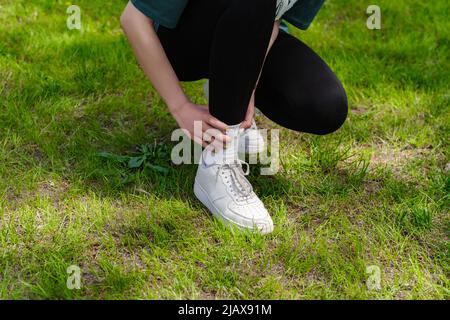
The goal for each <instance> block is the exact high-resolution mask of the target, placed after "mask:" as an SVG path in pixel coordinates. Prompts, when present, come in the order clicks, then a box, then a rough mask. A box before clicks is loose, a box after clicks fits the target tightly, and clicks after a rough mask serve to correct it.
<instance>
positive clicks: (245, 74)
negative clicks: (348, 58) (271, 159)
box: [158, 0, 348, 134]
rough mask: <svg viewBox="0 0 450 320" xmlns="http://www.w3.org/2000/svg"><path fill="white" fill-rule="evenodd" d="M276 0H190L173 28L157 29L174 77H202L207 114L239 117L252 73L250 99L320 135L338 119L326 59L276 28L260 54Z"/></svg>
mask: <svg viewBox="0 0 450 320" xmlns="http://www.w3.org/2000/svg"><path fill="white" fill-rule="evenodd" d="M275 6H276V0H245V1H242V0H190V1H189V3H188V5H187V7H186V9H185V11H184V13H183V15H182V17H181V19H180V22H179V24H178V26H177V28H175V29H168V28H164V27H162V26H161V27H160V28H159V29H158V36H159V38H160V41H161V43H162V45H163V47H164V50H165V52H166V54H167V56H168V58H169V61H170V62H171V64H172V66H173V68H174V70H175V73H176V74H177V76H178V78H179V79H180V81H196V80H199V79H203V78H208V79H210V83H209V86H210V87H209V93H210V101H209V110H210V113H211V114H212V115H213V116H214V117H216V118H218V119H219V120H221V121H223V122H225V123H227V124H228V125H235V124H239V123H241V122H242V121H243V120H244V118H245V114H246V111H247V108H248V105H249V101H250V98H251V95H252V92H253V89H254V87H255V85H256V83H257V80H258V77H259V74H260V72H261V68H262V73H261V78H260V81H259V84H258V86H257V88H256V94H255V106H256V107H257V108H258V109H260V110H261V111H262V112H263V113H264V114H265V115H266V116H267V117H268V118H270V119H271V120H273V121H274V122H276V123H278V124H279V125H281V126H283V127H286V128H289V129H292V130H296V131H301V132H308V133H314V134H328V133H331V132H333V131H335V130H337V129H338V128H339V127H341V125H342V124H343V123H344V121H345V119H346V117H347V112H348V106H347V97H346V94H345V91H344V88H343V87H342V85H341V83H340V82H339V80H338V79H337V77H336V76H335V74H334V73H333V72H332V71H331V70H330V68H329V67H328V66H327V64H326V63H325V62H324V61H323V60H322V59H321V58H320V57H319V56H318V55H317V54H316V53H315V52H314V51H312V50H311V49H310V48H309V47H308V46H306V45H305V44H304V43H303V42H301V41H300V40H298V39H297V38H295V37H293V36H291V35H289V34H287V33H285V32H282V31H280V34H279V35H278V38H277V39H276V41H275V43H274V44H273V46H272V48H271V50H270V51H269V53H268V55H267V58H266V60H265V61H264V59H265V55H266V52H267V48H268V45H269V41H270V37H271V34H272V28H273V24H274V20H275Z"/></svg>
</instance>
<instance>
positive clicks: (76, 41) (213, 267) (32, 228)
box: [0, 0, 450, 299]
mask: <svg viewBox="0 0 450 320" xmlns="http://www.w3.org/2000/svg"><path fill="white" fill-rule="evenodd" d="M76 4H78V5H79V6H80V7H81V9H82V23H83V31H82V32H80V31H77V30H72V31H71V30H68V29H67V28H66V18H67V15H66V8H67V6H68V5H70V3H66V2H64V1H47V0H35V1H22V0H20V1H12V0H3V1H1V3H0V22H1V23H0V108H1V109H0V110H1V112H0V298H2V299H8V298H9V299H19V298H26V299H28V298H38V299H45V298H51V299H86V298H93V299H104V298H111V299H123V298H133V299H134V298H139V299H161V298H190V299H192V298H207V299H217V298H232V299H241V298H242V299H251V298H256V299H259V298H268V299H279V298H286V299H346V298H350V299H356V298H358V299H448V298H449V296H450V294H449V293H450V288H449V278H448V276H449V273H450V269H449V262H450V259H449V257H450V247H449V242H448V240H449V235H450V220H449V215H448V208H449V207H448V205H449V202H448V192H449V182H450V179H449V171H450V168H449V166H450V165H449V164H448V163H449V160H448V156H449V143H448V138H449V131H450V130H449V124H450V118H449V114H450V113H449V104H450V103H449V98H450V92H449V87H448V83H449V80H450V77H449V75H448V70H449V69H450V59H449V52H450V48H449V46H450V31H449V30H450V21H449V19H448V16H449V9H448V3H447V1H444V0H439V1H433V2H426V1H419V0H413V1H406V0H397V1H388V0H379V1H378V2H377V4H378V5H379V6H380V7H381V9H382V17H383V29H382V30H381V31H370V30H368V29H367V28H366V26H365V21H366V15H365V9H366V8H367V6H368V5H370V4H372V2H370V3H369V2H364V1H356V0H351V1H350V0H349V1H344V0H339V1H338V0H337V1H328V2H327V4H326V5H325V7H324V8H323V10H322V11H321V12H320V14H319V16H318V17H317V19H316V20H315V22H314V24H313V26H312V27H311V28H310V29H309V30H308V32H301V31H295V30H293V29H292V30H291V31H292V32H293V33H294V34H295V35H297V36H298V37H300V38H302V39H303V40H304V41H305V42H306V43H308V44H309V45H310V46H311V47H313V48H314V49H315V50H316V51H317V52H318V53H320V54H321V56H322V57H323V58H324V59H325V60H326V61H327V62H328V63H329V64H330V65H331V66H332V68H333V69H334V70H335V71H336V73H337V74H338V75H339V77H340V78H341V80H342V82H343V83H344V86H345V87H346V90H347V91H348V95H349V101H350V108H351V113H350V117H349V119H348V121H347V122H346V124H345V125H344V127H343V128H342V129H341V130H339V131H338V132H337V133H334V134H332V135H329V136H325V137H317V136H312V135H307V134H297V133H294V132H291V131H288V130H282V131H281V136H280V141H281V148H280V149H281V160H282V165H283V168H282V170H281V172H280V173H279V174H278V175H276V176H260V175H258V174H257V170H255V169H256V168H254V169H253V171H252V175H251V177H250V179H251V181H252V183H253V185H254V187H255V189H256V192H257V193H258V194H259V195H260V196H261V198H262V200H263V201H264V203H265V204H266V205H267V207H268V208H269V209H270V212H271V213H273V218H274V221H275V224H276V228H275V232H274V233H273V234H272V235H269V236H265V237H263V236H259V235H255V234H250V233H245V232H239V231H237V230H234V229H229V228H226V227H224V226H223V225H222V224H220V223H219V222H217V221H215V220H213V219H212V218H211V217H210V216H209V215H208V213H207V211H206V210H205V209H204V208H203V207H202V205H201V204H200V203H199V202H198V201H197V200H196V199H195V197H194V195H193V192H192V185H193V179H194V175H195V170H196V168H195V166H194V165H184V166H179V167H176V166H174V165H172V164H171V163H170V162H169V161H168V160H169V158H168V154H170V153H168V152H169V151H167V150H166V148H164V147H162V146H163V145H166V146H167V145H168V146H172V145H174V143H173V142H170V134H171V132H172V130H173V129H175V128H176V124H175V122H174V120H173V119H172V118H171V117H170V115H169V114H168V112H167V108H166V106H165V105H164V104H163V102H162V101H161V99H160V98H159V97H158V95H157V94H156V92H155V91H154V90H153V89H152V88H151V86H150V84H149V82H148V81H147V80H146V79H145V77H144V75H143V73H142V72H141V71H140V69H139V68H138V66H137V63H136V62H135V59H134V57H133V54H132V52H131V50H130V48H129V45H128V44H127V41H126V40H125V38H124V36H123V33H122V31H121V29H120V26H119V21H118V17H119V16H120V13H121V10H122V8H123V7H124V4H125V1H110V2H108V1H106V2H105V1H85V0H80V1H78V2H77V3H76ZM185 88H186V90H187V92H188V94H189V95H190V96H191V97H192V99H194V100H195V101H197V102H203V103H204V102H205V101H204V98H203V97H202V86H201V83H189V84H185ZM258 122H259V123H260V124H261V125H262V126H264V127H267V128H276V126H275V125H274V124H273V123H271V122H269V121H268V120H266V119H264V118H262V117H259V119H258ZM142 146H147V147H148V148H150V149H151V150H153V151H152V153H151V156H149V157H148V158H147V159H146V161H145V162H144V164H145V163H151V164H155V165H157V166H158V167H157V168H160V167H161V168H166V167H168V168H169V171H168V172H167V173H164V172H163V171H165V170H157V169H156V170H155V168H154V167H153V168H151V167H144V166H140V167H139V168H135V169H130V168H128V166H127V165H126V161H127V160H128V161H129V157H130V156H134V155H136V154H142V153H145V152H144V151H143V150H142V149H140V151H138V148H139V147H141V148H142ZM152 148H153V149H152ZM169 149H170V148H169ZM147 151H148V150H147ZM101 152H107V153H108V154H103V155H110V156H109V157H108V156H106V158H107V159H105V157H100V156H98V154H99V153H101ZM111 154H112V155H120V156H123V157H118V158H114V156H111ZM149 154H150V153H149ZM124 159H125V160H124ZM138 164H140V163H138ZM136 166H137V165H136ZM70 265H78V266H79V267H80V268H81V270H82V271H83V274H82V284H81V290H69V289H68V288H67V287H66V279H67V273H66V269H67V267H68V266H70ZM371 265H375V266H378V267H379V268H380V270H381V290H380V291H369V290H368V289H367V287H366V284H365V283H366V280H367V278H368V275H367V274H366V268H367V267H368V266H371Z"/></svg>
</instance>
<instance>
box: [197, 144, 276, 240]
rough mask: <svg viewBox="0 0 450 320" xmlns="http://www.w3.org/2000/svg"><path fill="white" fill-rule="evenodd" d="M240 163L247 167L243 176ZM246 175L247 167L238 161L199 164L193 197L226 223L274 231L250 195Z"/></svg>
mask: <svg viewBox="0 0 450 320" xmlns="http://www.w3.org/2000/svg"><path fill="white" fill-rule="evenodd" d="M204 152H205V151H204ZM202 162H203V161H202ZM242 164H245V165H246V166H247V170H246V172H245V173H244V171H243V170H242ZM247 174H248V164H247V163H245V162H243V161H241V160H234V162H231V163H228V164H212V165H209V166H208V165H206V164H203V163H200V164H199V166H198V170H197V176H196V177H195V184H194V193H195V196H196V197H197V198H198V199H199V200H200V201H201V202H202V203H203V204H204V205H205V206H206V207H207V208H208V209H209V211H210V212H211V213H212V214H213V215H214V216H215V217H216V218H219V219H222V220H223V221H224V222H225V223H230V224H233V225H236V226H238V227H240V228H245V229H250V230H255V231H258V232H260V233H261V234H268V233H270V232H272V231H273V222H272V219H271V217H270V215H269V213H268V212H267V210H266V208H265V207H264V204H263V203H262V202H261V200H260V199H259V198H258V196H257V195H256V194H255V193H254V192H253V188H252V186H251V184H250V182H249V181H248V180H247V178H246V177H245V175H247Z"/></svg>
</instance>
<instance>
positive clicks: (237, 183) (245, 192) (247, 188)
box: [217, 160, 253, 198]
mask: <svg viewBox="0 0 450 320" xmlns="http://www.w3.org/2000/svg"><path fill="white" fill-rule="evenodd" d="M242 165H245V166H246V170H245V172H244V171H243V170H242ZM249 169H250V166H249V164H248V163H247V162H245V161H242V160H235V161H234V162H233V163H230V164H223V165H222V166H221V167H220V168H219V170H217V176H219V174H220V173H221V172H226V171H229V172H230V177H231V182H232V185H233V187H234V190H236V191H237V194H236V195H239V196H240V197H241V198H247V197H249V196H250V195H251V194H252V192H253V187H252V185H251V184H250V182H249V181H248V180H247V178H246V177H245V176H246V175H248V173H249Z"/></svg>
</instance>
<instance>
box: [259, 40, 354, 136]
mask: <svg viewBox="0 0 450 320" xmlns="http://www.w3.org/2000/svg"><path fill="white" fill-rule="evenodd" d="M255 105H256V107H257V108H258V109H260V110H261V111H262V112H263V113H264V114H265V115H266V116H267V117H268V118H269V119H271V120H272V121H274V122H276V123H278V124H279V125H281V126H283V127H285V128H288V129H292V130H295V131H300V132H307V133H313V134H320V135H323V134H328V133H331V132H334V131H336V130H337V129H339V128H340V127H341V126H342V124H343V123H344V122H345V119H346V118H347V113H348V104H347V96H346V93H345V90H344V88H343V86H342V84H341V83H340V81H339V80H338V78H337V77H336V75H335V74H334V73H333V71H332V70H331V69H330V68H329V67H328V65H327V64H326V63H325V62H324V61H323V60H322V59H321V58H320V57H319V56H318V55H317V54H316V53H315V52H314V51H313V50H311V49H310V48H309V47H308V46H307V45H305V44H304V43H303V42H301V41H300V40H298V39H297V38H295V37H293V36H291V35H289V34H286V33H285V32H280V34H279V36H278V38H277V40H276V41H275V43H274V44H273V46H272V49H271V50H270V51H269V54H268V55H267V58H266V62H265V65H264V69H263V71H262V74H261V78H260V81H259V85H258V88H257V89H256V96H255Z"/></svg>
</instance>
